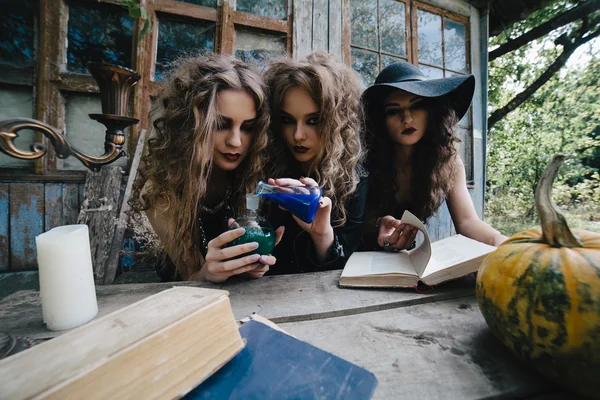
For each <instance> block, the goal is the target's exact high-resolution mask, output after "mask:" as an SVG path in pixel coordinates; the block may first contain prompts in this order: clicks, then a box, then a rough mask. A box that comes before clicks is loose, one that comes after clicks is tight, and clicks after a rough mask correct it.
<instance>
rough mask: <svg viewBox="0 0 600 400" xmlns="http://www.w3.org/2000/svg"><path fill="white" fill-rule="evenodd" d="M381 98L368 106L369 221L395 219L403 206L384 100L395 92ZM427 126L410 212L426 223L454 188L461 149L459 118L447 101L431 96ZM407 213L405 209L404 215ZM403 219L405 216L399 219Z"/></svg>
mask: <svg viewBox="0 0 600 400" xmlns="http://www.w3.org/2000/svg"><path fill="white" fill-rule="evenodd" d="M392 90H399V89H389V90H388V91H387V92H385V91H384V93H382V94H381V96H378V97H379V101H374V102H372V104H367V105H366V107H367V110H366V114H367V120H366V125H367V138H368V143H369V145H370V147H371V151H370V153H369V156H368V165H369V168H370V172H371V184H370V193H369V202H368V205H367V223H368V225H369V226H373V225H375V220H376V219H377V218H379V217H382V216H384V215H393V214H394V211H395V209H396V208H397V206H398V204H396V203H397V202H396V199H395V195H396V192H397V191H398V189H399V188H398V187H397V186H396V165H397V160H395V159H394V147H395V143H394V141H393V140H392V138H390V136H389V135H388V134H387V129H386V127H385V115H384V111H383V104H382V102H383V99H384V98H386V97H387V95H389V93H391V91H392ZM426 110H427V126H426V129H425V134H424V135H423V138H422V139H421V140H420V141H419V142H418V143H417V144H415V145H414V152H413V155H412V176H411V196H410V202H409V204H407V205H406V206H407V209H408V210H409V211H410V212H411V213H413V214H414V215H415V216H417V217H418V218H419V219H421V220H422V221H424V222H426V221H427V219H429V217H431V216H432V215H433V214H434V213H435V211H436V210H437V209H438V208H439V206H440V205H441V204H442V203H443V202H444V200H445V199H446V197H447V195H448V193H449V192H450V191H451V190H452V183H453V182H454V179H453V176H454V167H455V165H456V164H455V157H456V148H455V147H454V142H460V139H459V138H458V137H457V136H456V134H455V133H454V128H455V126H456V125H457V124H458V119H457V118H456V114H455V112H454V108H453V107H451V105H450V103H449V102H448V100H447V99H446V98H444V97H439V98H426ZM401 212H403V210H402V211H401ZM394 217H396V218H400V215H394Z"/></svg>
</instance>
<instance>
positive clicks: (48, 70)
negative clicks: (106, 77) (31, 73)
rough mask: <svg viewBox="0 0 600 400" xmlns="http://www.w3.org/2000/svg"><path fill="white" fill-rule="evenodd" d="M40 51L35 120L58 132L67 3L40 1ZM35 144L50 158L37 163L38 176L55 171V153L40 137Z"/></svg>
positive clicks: (61, 118) (62, 112) (62, 111)
mask: <svg viewBox="0 0 600 400" xmlns="http://www.w3.org/2000/svg"><path fill="white" fill-rule="evenodd" d="M39 5H40V10H39V11H40V22H39V26H40V29H39V41H38V43H39V51H38V53H37V61H36V62H37V77H36V82H35V83H36V87H37V90H36V92H37V95H36V113H35V117H36V119H38V120H40V121H43V122H45V123H47V124H49V125H51V126H54V127H56V128H58V129H62V128H63V127H64V119H65V109H64V107H65V105H64V101H63V97H62V94H61V93H60V90H59V88H58V85H56V84H55V83H54V82H59V81H60V71H61V70H62V69H64V63H65V60H66V42H67V40H66V34H67V21H68V17H69V11H68V5H67V2H66V1H65V0H59V1H56V0H54V1H53V0H40V2H39ZM36 141H39V142H42V143H43V144H44V145H45V146H46V148H47V149H48V154H47V155H46V156H44V157H42V158H41V159H38V160H36V161H35V163H34V170H35V173H36V174H45V173H46V172H47V171H48V170H55V169H56V153H55V152H54V148H53V147H52V145H51V144H50V141H49V140H48V139H46V138H45V137H44V136H43V135H42V134H41V133H39V132H36Z"/></svg>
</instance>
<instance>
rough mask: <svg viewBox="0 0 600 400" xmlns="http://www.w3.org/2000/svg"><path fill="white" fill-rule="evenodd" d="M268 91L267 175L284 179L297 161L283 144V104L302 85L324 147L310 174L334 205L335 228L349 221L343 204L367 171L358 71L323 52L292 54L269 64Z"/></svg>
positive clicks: (361, 88) (266, 78)
mask: <svg viewBox="0 0 600 400" xmlns="http://www.w3.org/2000/svg"><path fill="white" fill-rule="evenodd" d="M264 76H265V82H266V85H267V88H268V90H269V104H270V108H271V118H272V119H271V126H270V129H269V133H270V138H271V141H272V144H271V146H272V148H271V152H270V154H271V155H272V156H271V159H270V163H269V167H270V168H269V169H270V171H269V176H273V177H283V176H286V174H289V173H290V172H291V171H292V170H294V165H297V164H296V163H297V161H296V160H295V159H294V158H293V156H292V155H291V154H290V153H289V151H288V150H287V148H286V146H285V139H284V137H283V134H282V133H281V131H282V130H281V110H280V107H281V104H282V102H283V99H284V96H285V94H286V92H287V91H288V90H289V89H291V88H296V87H298V88H301V89H304V90H305V91H306V92H307V93H308V94H309V95H310V96H311V98H312V99H313V101H314V102H315V104H316V105H317V108H318V109H319V117H318V120H317V131H318V133H319V141H320V143H321V149H320V150H319V153H318V154H317V156H316V158H315V161H314V162H313V163H312V166H311V170H310V171H309V175H310V176H314V177H315V178H316V181H317V182H319V184H320V185H321V187H322V188H323V196H328V197H329V198H331V201H332V204H333V213H332V216H333V220H332V224H333V226H341V225H344V224H345V222H346V209H345V205H344V203H345V202H346V200H347V199H348V197H349V196H351V195H352V194H353V193H354V191H355V190H356V186H357V185H358V182H359V180H360V177H361V175H362V174H364V170H363V165H362V164H363V159H364V154H365V150H364V145H363V137H362V129H361V126H362V115H363V113H362V107H361V104H360V96H361V93H362V90H363V86H362V84H361V81H360V78H359V76H358V74H357V73H356V72H355V71H354V70H352V69H351V68H350V67H348V66H347V65H345V64H342V63H340V62H337V61H335V60H334V59H333V57H332V56H331V55H330V54H328V53H326V52H324V51H317V52H314V53H312V54H310V55H308V56H307V58H306V61H297V60H293V59H290V58H287V59H282V60H278V61H275V62H273V63H271V64H270V65H269V67H268V69H267V71H266V72H265V74H264Z"/></svg>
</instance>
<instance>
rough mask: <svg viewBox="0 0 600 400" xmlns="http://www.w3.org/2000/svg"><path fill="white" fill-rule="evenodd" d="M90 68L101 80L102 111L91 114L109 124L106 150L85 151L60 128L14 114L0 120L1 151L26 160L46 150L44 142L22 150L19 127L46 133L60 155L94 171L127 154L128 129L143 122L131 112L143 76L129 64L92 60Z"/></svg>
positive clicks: (96, 77)
mask: <svg viewBox="0 0 600 400" xmlns="http://www.w3.org/2000/svg"><path fill="white" fill-rule="evenodd" d="M88 69H89V70H90V72H91V74H92V76H93V77H94V79H95V80H96V82H97V83H98V86H99V88H100V97H101V100H102V114H90V115H89V116H90V118H91V119H93V120H95V121H98V122H100V123H101V124H103V125H104V126H106V136H105V137H104V154H103V155H101V156H99V157H96V156H91V155H88V154H85V153H83V152H82V151H81V150H78V149H77V148H75V147H73V146H72V145H70V144H69V142H68V141H67V139H66V138H65V136H64V135H63V134H62V133H61V131H60V130H58V129H56V128H54V127H52V126H50V125H48V124H45V123H43V122H41V121H38V120H35V119H31V118H13V119H8V120H5V121H0V151H2V152H3V153H5V154H7V155H9V156H11V157H15V158H19V159H22V160H35V159H38V158H40V157H42V156H44V155H45V154H46V151H47V149H46V148H45V146H44V145H42V144H41V143H33V144H32V145H31V146H30V149H31V151H24V150H19V149H18V148H17V147H16V146H15V144H14V142H13V141H14V139H16V138H17V137H18V133H17V132H18V131H20V130H23V129H32V130H34V131H38V132H41V133H42V134H44V136H46V137H47V138H48V139H49V140H50V142H51V144H52V147H53V148H54V151H55V152H56V155H57V156H58V158H67V157H69V156H73V157H75V158H77V159H78V160H79V161H81V162H82V163H83V164H84V165H85V166H86V167H87V168H89V169H91V170H92V171H99V170H100V167H101V166H103V165H107V164H110V163H112V162H114V161H115V160H117V159H118V158H119V157H121V156H123V155H125V150H124V149H123V145H124V144H125V134H124V133H123V132H124V130H125V129H126V128H127V127H128V126H130V125H134V124H137V123H138V122H139V120H138V119H136V118H131V117H128V116H127V106H128V104H129V96H130V93H131V89H132V88H133V86H134V85H135V84H136V83H137V81H138V80H139V79H140V75H139V74H138V73H137V72H135V71H133V70H131V69H129V68H125V67H120V66H116V65H111V64H105V63H89V64H88Z"/></svg>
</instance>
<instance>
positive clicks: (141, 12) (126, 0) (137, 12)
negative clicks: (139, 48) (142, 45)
mask: <svg viewBox="0 0 600 400" xmlns="http://www.w3.org/2000/svg"><path fill="white" fill-rule="evenodd" d="M121 5H122V6H123V7H126V8H127V10H128V12H129V17H130V18H133V19H139V20H140V21H144V26H143V27H142V30H141V31H140V36H139V40H142V39H143V38H144V36H146V33H148V29H150V26H151V25H152V23H151V21H150V19H149V18H148V12H147V11H146V8H145V7H143V6H141V5H140V4H139V3H138V0H121Z"/></svg>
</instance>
